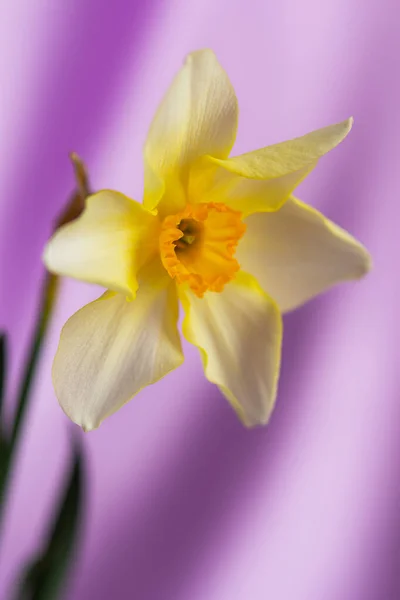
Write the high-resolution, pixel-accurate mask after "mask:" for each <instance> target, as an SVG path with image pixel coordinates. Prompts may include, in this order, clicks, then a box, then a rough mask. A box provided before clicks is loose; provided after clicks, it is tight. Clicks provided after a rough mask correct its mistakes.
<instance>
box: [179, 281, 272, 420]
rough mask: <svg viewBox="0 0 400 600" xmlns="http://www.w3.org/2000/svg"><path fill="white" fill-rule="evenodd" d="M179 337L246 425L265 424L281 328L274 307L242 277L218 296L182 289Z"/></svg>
mask: <svg viewBox="0 0 400 600" xmlns="http://www.w3.org/2000/svg"><path fill="white" fill-rule="evenodd" d="M181 300H182V303H183V306H184V309H185V313H186V316H185V319H184V322H183V333H184V335H185V337H186V339H187V340H188V341H189V342H191V343H192V344H194V345H195V346H197V347H198V348H199V349H200V351H201V356H202V359H203V364H204V371H205V374H206V377H207V379H209V381H211V382H213V383H216V384H217V385H218V387H219V388H220V390H221V391H222V393H223V394H224V395H225V397H226V398H227V399H228V401H229V402H230V403H231V404H232V406H233V408H234V409H235V411H236V412H237V414H238V416H239V418H240V419H241V420H242V421H243V423H244V424H245V425H247V426H252V425H257V424H265V423H266V422H267V421H268V419H269V417H270V414H271V412H272V409H273V406H274V402H275V397H276V389H277V382H278V376H279V365H280V353H281V340H282V323H281V317H280V313H279V310H278V309H277V307H276V306H275V304H274V302H273V301H272V300H271V299H270V298H269V296H267V294H266V293H265V292H264V291H263V290H262V289H261V287H260V286H259V285H258V284H257V282H256V281H255V279H254V278H253V277H251V276H250V275H247V274H246V273H243V272H241V273H239V274H238V275H237V276H236V278H235V280H234V281H232V282H230V283H229V284H228V285H226V287H225V288H224V290H223V291H222V292H220V293H216V292H206V294H205V295H204V297H203V298H198V297H197V296H195V295H194V294H193V293H192V292H190V291H188V290H185V291H183V290H182V293H181Z"/></svg>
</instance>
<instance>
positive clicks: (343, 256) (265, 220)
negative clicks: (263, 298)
mask: <svg viewBox="0 0 400 600" xmlns="http://www.w3.org/2000/svg"><path fill="white" fill-rule="evenodd" d="M245 223H246V226H247V230H246V234H245V236H244V238H243V239H242V241H241V243H240V244H239V247H238V250H237V253H236V257H237V259H238V261H239V263H240V265H241V267H242V268H243V269H245V270H246V271H249V272H250V273H252V275H254V276H255V277H256V278H257V280H258V281H259V283H260V284H261V286H262V287H263V288H264V289H265V290H266V291H267V292H268V294H270V295H271V296H272V297H273V298H274V300H275V301H276V302H277V304H278V306H279V308H280V310H281V311H289V310H292V309H294V308H296V307H297V306H299V305H301V304H303V303H304V302H306V301H307V300H309V299H310V298H312V297H313V296H316V295H317V294H320V293H321V292H323V291H325V290H327V289H328V288H330V287H331V286H333V285H334V284H336V283H338V282H340V281H345V280H351V279H359V278H360V277H362V276H363V275H365V274H366V273H367V271H368V270H369V269H370V266H371V260H370V256H369V254H368V252H367V251H366V249H365V248H364V247H363V246H362V245H361V244H360V243H359V242H357V240H355V239H354V238H353V237H352V236H351V235H350V234H348V233H347V232H346V231H344V230H343V229H342V228H341V227H338V226H337V225H335V224H334V223H332V221H330V220H329V219H326V218H325V217H324V216H323V215H322V214H321V213H319V212H318V211H317V210H315V209H313V208H311V207H310V206H307V205H306V204H304V203H303V202H300V201H299V200H297V199H295V198H293V197H291V198H290V199H289V200H288V201H287V202H286V203H285V204H284V205H283V206H282V208H280V209H279V210H278V211H277V212H274V213H263V214H254V215H251V216H250V217H248V218H247V219H245Z"/></svg>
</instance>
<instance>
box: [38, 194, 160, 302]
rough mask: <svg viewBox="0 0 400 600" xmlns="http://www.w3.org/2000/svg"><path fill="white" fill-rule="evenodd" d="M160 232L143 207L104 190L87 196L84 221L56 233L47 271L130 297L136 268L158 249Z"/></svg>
mask: <svg viewBox="0 0 400 600" xmlns="http://www.w3.org/2000/svg"><path fill="white" fill-rule="evenodd" d="M158 229H159V220H158V219H157V218H156V217H155V216H153V215H151V214H150V213H149V212H148V211H147V210H146V209H144V208H143V206H142V205H141V204H139V203H137V202H135V201H133V200H131V199H129V198H127V197H126V196H124V195H123V194H120V193H118V192H114V191H110V190H103V191H101V192H98V193H97V194H93V195H92V196H89V197H88V198H87V200H86V208H85V210H84V211H83V213H82V214H81V215H80V217H78V218H77V219H76V220H74V221H72V222H71V223H68V224H66V225H63V226H62V227H60V229H58V230H57V231H56V233H55V234H54V235H53V237H52V238H51V239H50V241H49V242H48V244H47V246H46V248H45V251H44V255H43V260H44V262H45V264H46V266H47V268H48V269H49V271H52V272H54V273H58V274H59V275H66V276H68V277H75V278H76V279H82V280H84V281H87V282H90V283H96V284H98V285H102V286H104V287H107V288H110V289H112V290H114V291H118V292H121V293H123V294H126V295H128V296H131V297H132V296H134V294H135V292H136V289H137V280H136V274H137V272H138V270H139V269H140V268H141V266H142V265H143V264H145V263H146V262H147V261H148V260H149V259H150V258H151V257H152V255H153V254H154V253H155V252H156V250H157V238H158V236H157V232H158Z"/></svg>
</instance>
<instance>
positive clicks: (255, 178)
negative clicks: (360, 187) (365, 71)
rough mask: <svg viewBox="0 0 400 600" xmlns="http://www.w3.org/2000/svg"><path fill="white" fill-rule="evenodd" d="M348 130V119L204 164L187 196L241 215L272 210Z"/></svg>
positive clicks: (194, 173)
mask: <svg viewBox="0 0 400 600" xmlns="http://www.w3.org/2000/svg"><path fill="white" fill-rule="evenodd" d="M351 126H352V119H348V120H347V121H343V122H342V123H338V124H337V125H331V126H329V127H324V128H323V129H318V130H317V131H313V132H312V133H309V134H307V135H304V136H302V137H299V138H295V139H293V140H289V141H287V142H282V143H280V144H275V145H273V146H268V147H266V148H262V149H261V150H255V151H254V152H249V153H247V154H242V155H241V156H236V157H234V158H229V159H226V160H220V159H216V158H210V157H207V158H204V159H203V160H202V161H201V162H199V163H198V164H196V165H195V168H194V169H193V171H192V174H191V191H192V195H193V196H194V197H195V198H196V199H197V201H200V202H210V201H214V202H216V201H217V198H219V201H220V202H221V201H224V202H225V203H226V204H227V205H228V206H229V207H230V208H233V209H234V210H239V211H241V212H242V213H243V214H244V215H248V214H252V213H253V212H264V211H274V210H277V209H278V208H279V207H280V206H281V205H282V204H283V203H284V202H285V200H286V199H287V198H288V196H289V195H290V194H291V193H292V191H293V190H294V189H295V188H296V187H297V186H298V185H299V183H300V182H301V181H302V180H303V179H304V177H306V175H308V173H309V172H310V171H311V170H312V169H313V168H314V167H315V165H316V164H317V161H318V159H319V158H320V157H321V156H323V155H324V154H326V153H327V152H329V150H332V149H333V148H334V147H335V146H337V145H338V144H339V143H340V142H341V141H342V140H343V139H344V138H345V137H346V135H347V134H348V133H349V131H350V129H351ZM205 188H208V190H207V189H205Z"/></svg>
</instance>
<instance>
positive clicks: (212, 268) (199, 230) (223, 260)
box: [160, 202, 246, 298]
mask: <svg viewBox="0 0 400 600" xmlns="http://www.w3.org/2000/svg"><path fill="white" fill-rule="evenodd" d="M245 229H246V226H245V225H244V223H242V221H241V213H240V212H237V211H235V210H232V209H230V208H228V207H227V206H225V205H224V204H220V203H213V202H211V203H208V204H196V205H190V204H188V205H187V206H186V207H185V209H184V210H183V211H182V212H180V213H178V214H176V215H170V216H168V217H166V218H165V219H164V221H163V223H162V227H161V234H160V253H161V260H162V263H163V265H164V267H165V268H166V270H167V271H168V273H169V275H170V276H171V277H173V278H175V279H176V280H177V282H178V283H185V282H186V283H188V284H189V286H190V288H191V289H192V290H193V292H194V293H195V294H196V295H197V296H199V297H200V298H201V297H202V296H203V294H204V292H206V291H207V290H210V291H212V292H221V291H222V290H223V288H224V285H225V284H226V283H228V281H230V280H231V279H232V278H233V277H234V275H235V273H236V272H237V271H238V270H239V263H238V262H237V260H236V259H235V258H234V254H235V251H236V247H237V245H238V242H239V240H240V238H241V237H242V235H243V233H244V231H245Z"/></svg>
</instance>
